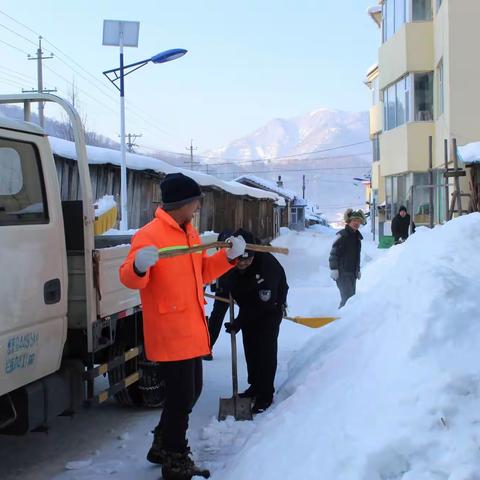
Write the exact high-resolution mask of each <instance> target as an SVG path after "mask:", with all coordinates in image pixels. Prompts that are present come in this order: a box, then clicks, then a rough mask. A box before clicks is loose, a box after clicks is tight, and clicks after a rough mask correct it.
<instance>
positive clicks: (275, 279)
mask: <svg viewBox="0 0 480 480" xmlns="http://www.w3.org/2000/svg"><path fill="white" fill-rule="evenodd" d="M239 232H242V235H246V237H244V238H245V240H246V242H247V243H255V239H254V237H253V236H252V234H251V233H250V232H247V231H245V230H242V229H240V230H238V231H237V232H235V234H234V235H239V234H240V233H239ZM225 277H226V279H227V282H228V285H229V288H230V292H231V294H232V297H233V298H234V300H235V301H236V302H237V304H238V306H239V313H238V316H237V318H236V319H235V321H234V323H233V325H231V324H230V322H228V323H226V324H225V328H226V330H227V332H230V331H231V330H232V329H233V330H234V331H235V332H238V331H240V330H241V331H242V338H243V347H244V351H245V359H246V362H247V371H248V383H249V384H250V386H249V388H248V389H247V390H246V391H245V392H243V393H241V394H240V396H241V397H243V398H246V397H250V398H252V400H253V401H254V405H253V409H252V411H253V413H261V412H263V411H265V410H266V409H267V408H268V407H269V406H270V405H271V404H272V401H273V394H274V392H275V388H274V380H275V373H276V370H277V350H278V346H277V340H278V334H279V329H280V323H281V321H282V318H283V316H284V313H285V311H286V302H287V292H288V284H287V278H286V275H285V271H284V269H283V267H282V266H281V265H280V263H279V262H278V260H277V259H276V258H275V257H274V256H273V255H272V254H270V253H254V252H251V251H246V252H245V253H244V256H242V257H240V258H239V259H238V264H237V267H236V268H235V269H233V270H231V271H230V272H229V275H225Z"/></svg>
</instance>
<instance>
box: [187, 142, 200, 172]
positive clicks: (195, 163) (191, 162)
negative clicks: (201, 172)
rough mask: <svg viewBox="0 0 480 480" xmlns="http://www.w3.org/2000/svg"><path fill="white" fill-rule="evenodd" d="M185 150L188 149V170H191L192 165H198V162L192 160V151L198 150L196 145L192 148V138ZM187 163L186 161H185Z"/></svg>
mask: <svg viewBox="0 0 480 480" xmlns="http://www.w3.org/2000/svg"><path fill="white" fill-rule="evenodd" d="M185 150H190V170H193V166H194V165H198V162H194V161H193V151H194V150H198V147H195V148H193V139H192V140H190V146H189V147H185ZM185 163H188V162H185Z"/></svg>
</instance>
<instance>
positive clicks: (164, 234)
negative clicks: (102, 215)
mask: <svg viewBox="0 0 480 480" xmlns="http://www.w3.org/2000/svg"><path fill="white" fill-rule="evenodd" d="M161 191H162V204H163V205H162V208H159V209H157V211H156V212H155V219H154V220H152V221H151V222H150V223H148V224H147V225H145V226H144V227H143V228H141V229H140V230H139V231H138V232H137V233H136V234H135V236H134V237H133V239H132V247H131V249H130V252H129V254H128V256H127V258H126V259H125V262H124V263H123V265H122V266H121V267H120V279H121V281H122V283H123V284H124V285H125V286H127V287H128V288H132V289H139V290H140V297H141V300H142V307H143V326H144V341H145V352H146V356H147V358H148V360H150V361H153V362H160V369H161V372H162V376H163V379H164V380H165V406H164V408H163V412H162V416H161V419H160V423H159V424H158V425H157V427H156V428H155V431H154V440H153V444H152V447H151V448H150V451H149V452H148V455H147V459H148V460H149V461H150V462H152V463H158V464H162V476H163V478H164V479H165V480H168V479H175V480H184V479H185V480H189V479H191V478H192V476H194V475H201V474H202V471H201V470H199V469H198V468H197V467H196V466H195V464H194V463H193V461H192V459H191V458H190V457H189V453H190V450H189V448H188V442H187V439H186V432H187V428H188V417H189V414H190V412H191V410H192V408H193V406H194V405H195V403H196V401H197V399H198V397H199V395H200V392H201V389H202V357H203V356H204V355H208V354H209V353H210V339H209V334H208V325H207V322H206V319H205V312H204V304H205V300H204V296H203V286H204V285H205V284H208V283H211V282H212V281H213V280H214V279H216V278H218V277H220V276H221V275H223V274H224V273H225V272H226V271H228V270H229V269H230V268H232V267H233V266H234V264H235V262H234V260H235V259H236V258H237V257H239V256H241V255H243V253H244V252H245V240H244V239H243V238H242V237H241V236H239V237H231V238H230V239H228V241H229V242H230V243H231V247H230V248H229V249H227V250H225V249H222V250H220V251H218V252H217V253H216V254H215V255H212V256H210V257H208V256H207V255H206V253H205V252H203V253H194V254H188V255H182V256H178V257H174V258H164V259H160V260H159V259H158V252H159V251H162V250H168V249H175V248H182V247H192V246H194V245H198V244H200V243H201V242H200V237H199V235H198V233H197V231H196V230H195V228H194V227H193V226H192V224H191V220H192V219H193V216H194V214H195V212H196V211H197V210H198V209H199V208H200V203H201V198H202V193H201V190H200V187H199V185H198V184H197V183H196V182H195V181H194V180H193V179H191V178H189V177H187V176H185V175H183V174H181V173H175V174H170V175H167V176H166V177H165V179H164V181H163V182H162V184H161ZM203 474H204V475H205V471H203Z"/></svg>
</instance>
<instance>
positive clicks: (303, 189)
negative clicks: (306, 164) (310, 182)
mask: <svg viewBox="0 0 480 480" xmlns="http://www.w3.org/2000/svg"><path fill="white" fill-rule="evenodd" d="M302 192H303V193H302V198H303V199H304V200H305V174H303V183H302Z"/></svg>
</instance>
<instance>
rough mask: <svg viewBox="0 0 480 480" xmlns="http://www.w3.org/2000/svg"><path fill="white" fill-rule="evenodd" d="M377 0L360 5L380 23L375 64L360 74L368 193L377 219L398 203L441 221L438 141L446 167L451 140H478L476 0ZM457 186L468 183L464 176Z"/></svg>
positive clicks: (444, 198) (419, 218)
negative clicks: (368, 152) (366, 102)
mask: <svg viewBox="0 0 480 480" xmlns="http://www.w3.org/2000/svg"><path fill="white" fill-rule="evenodd" d="M377 3H378V5H376V6H374V7H372V8H371V9H369V11H368V13H369V15H370V16H371V17H372V19H373V21H374V22H375V24H376V26H377V27H379V28H380V29H381V45H380V48H379V53H378V64H375V65H374V66H373V67H371V68H370V69H369V70H368V72H367V78H366V82H365V83H366V84H367V85H368V86H369V88H370V89H371V91H372V108H371V109H370V138H371V140H372V144H373V165H372V197H373V198H374V199H375V200H376V204H377V205H378V206H379V207H380V212H379V213H380V215H381V217H380V220H381V223H382V224H383V223H385V224H388V223H389V222H390V220H391V219H392V218H393V216H394V215H395V214H396V212H397V211H398V208H399V207H400V206H401V205H406V206H407V207H408V209H409V210H410V213H411V214H412V216H413V220H414V221H415V223H416V224H429V221H430V210H431V209H430V204H431V205H432V208H433V223H435V224H437V223H442V222H444V221H445V219H446V216H447V211H448V206H449V205H450V202H451V194H452V192H453V187H452V186H453V179H452V178H448V177H447V178H445V177H444V173H445V141H447V142H448V149H447V153H448V158H447V163H448V168H452V167H453V163H452V162H453V155H452V153H453V149H452V140H453V139H456V140H457V142H458V145H464V144H466V143H468V142H472V141H479V140H480V123H479V122H478V112H479V111H480V95H479V94H478V78H479V76H480V63H479V62H477V61H476V60H475V58H476V56H477V50H478V44H479V42H480V30H479V29H478V20H479V19H480V1H479V0H461V1H457V0H380V1H378V2H377ZM429 137H432V147H433V148H432V167H433V168H432V170H431V171H430V167H429V161H430V159H429ZM446 184H449V186H450V188H449V190H447V189H446V188H445V185H446ZM432 185H433V187H432ZM461 190H462V192H463V193H464V194H465V193H466V192H467V191H468V185H467V182H466V181H465V178H463V179H462V183H461ZM447 192H448V193H447ZM464 203H465V204H467V203H468V200H467V199H465V201H464ZM464 209H465V208H464V206H463V205H462V210H464ZM458 213H459V212H458V211H455V212H454V215H458Z"/></svg>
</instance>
